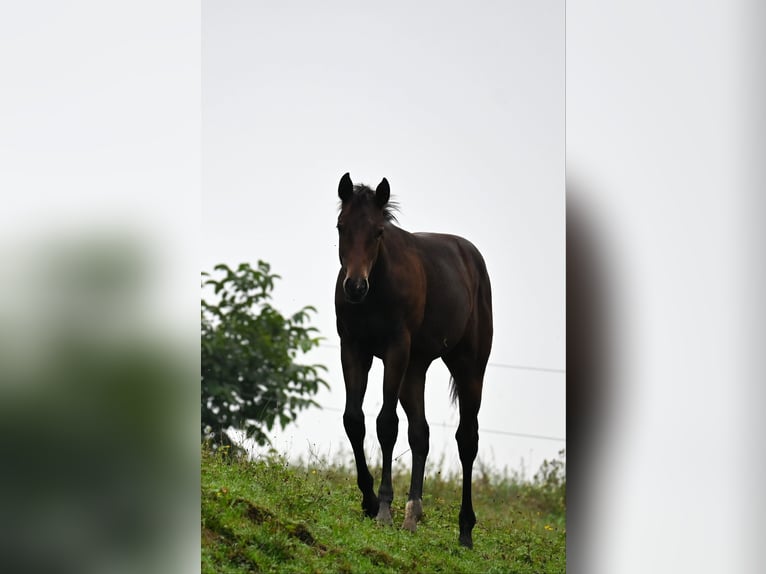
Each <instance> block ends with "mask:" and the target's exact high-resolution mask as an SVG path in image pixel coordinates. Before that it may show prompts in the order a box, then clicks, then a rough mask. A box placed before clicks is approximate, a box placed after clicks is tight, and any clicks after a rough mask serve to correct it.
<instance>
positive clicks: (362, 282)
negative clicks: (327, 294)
mask: <svg viewBox="0 0 766 574" xmlns="http://www.w3.org/2000/svg"><path fill="white" fill-rule="evenodd" d="M368 289H369V284H368V283H367V279H347V280H346V281H345V282H344V284H343V290H344V291H345V292H346V296H347V297H348V298H349V299H350V300H351V301H361V300H362V298H363V297H364V296H365V295H366V294H367V290H368Z"/></svg>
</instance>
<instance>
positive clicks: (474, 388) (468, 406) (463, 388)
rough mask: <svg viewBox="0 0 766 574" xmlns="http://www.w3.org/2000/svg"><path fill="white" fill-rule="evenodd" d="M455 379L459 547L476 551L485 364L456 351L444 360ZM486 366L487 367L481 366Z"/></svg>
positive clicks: (468, 354)
mask: <svg viewBox="0 0 766 574" xmlns="http://www.w3.org/2000/svg"><path fill="white" fill-rule="evenodd" d="M444 362H445V363H446V364H447V366H448V367H449V370H450V373H452V377H453V379H454V384H455V390H456V393H457V397H458V401H459V404H460V424H459V425H458V428H457V432H456V433H455V439H456V440H457V448H458V452H459V454H460V463H461V464H462V466H463V498H462V502H461V504H460V515H459V523H460V544H461V545H462V546H466V547H467V548H473V538H472V534H471V533H472V531H473V527H474V525H475V524H476V515H475V514H474V511H473V501H472V499H471V479H472V475H473V462H474V460H475V459H476V453H477V452H478V450H479V420H478V415H479V407H480V406H481V391H482V385H483V379H484V366H485V365H486V361H481V362H478V363H479V364H477V361H476V358H475V357H473V356H472V353H465V352H462V353H461V352H460V351H456V352H454V353H453V354H451V355H449V356H447V357H445V358H444ZM481 363H484V364H481Z"/></svg>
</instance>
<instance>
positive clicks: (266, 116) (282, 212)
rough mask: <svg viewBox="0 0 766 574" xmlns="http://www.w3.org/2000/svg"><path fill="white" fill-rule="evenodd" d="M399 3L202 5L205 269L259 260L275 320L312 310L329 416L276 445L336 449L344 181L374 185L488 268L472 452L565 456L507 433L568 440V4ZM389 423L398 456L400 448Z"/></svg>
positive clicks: (430, 410)
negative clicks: (488, 334)
mask: <svg viewBox="0 0 766 574" xmlns="http://www.w3.org/2000/svg"><path fill="white" fill-rule="evenodd" d="M397 6H398V8H392V7H391V4H387V5H386V8H385V9H384V8H380V7H378V8H376V7H370V6H369V5H365V6H359V5H356V4H350V3H349V4H344V5H341V4H340V3H322V5H321V7H320V6H319V5H314V4H310V3H301V5H300V8H299V7H298V6H296V5H294V4H292V3H280V4H276V3H253V2H245V1H217V2H203V19H202V22H203V49H202V61H203V69H202V92H203V104H202V111H203V132H202V142H203V156H202V165H203V174H202V181H203V190H202V192H203V201H202V210H203V211H202V220H203V244H202V265H203V268H204V269H207V270H210V269H212V267H213V265H215V264H216V263H219V262H226V263H230V264H236V263H239V262H241V261H249V262H255V261H257V260H258V259H264V260H266V261H268V262H269V263H271V265H272V268H273V270H274V271H275V272H276V273H278V274H280V275H281V276H282V280H281V281H280V282H278V283H277V286H276V292H275V304H276V306H277V308H279V309H280V310H281V311H282V312H283V313H292V312H294V311H295V310H297V309H298V308H300V307H302V306H303V305H308V304H310V305H314V306H315V307H316V308H317V309H318V314H317V316H316V318H315V321H314V323H315V325H316V326H317V327H318V328H319V329H320V331H321V334H322V335H323V336H324V337H325V339H326V340H325V341H324V344H323V346H322V347H321V348H320V349H318V350H316V351H315V352H313V353H312V354H311V355H310V356H309V357H307V358H306V360H307V361H311V362H319V363H323V364H325V365H326V366H327V367H328V368H329V372H328V380H329V382H330V385H331V390H330V391H329V392H322V393H321V394H320V395H319V397H318V400H319V402H320V403H321V404H322V405H324V406H325V407H327V408H326V409H325V410H323V411H318V410H315V411H314V412H305V413H303V414H301V415H300V416H299V419H298V425H297V426H292V427H290V428H288V429H287V430H286V431H285V432H279V433H275V434H274V439H275V445H276V446H277V447H278V448H279V449H280V450H283V451H286V452H287V454H288V455H290V456H306V453H307V452H309V450H311V451H313V452H315V453H317V454H320V455H322V456H330V457H331V458H332V456H334V454H335V453H336V452H338V451H339V450H344V451H349V448H348V446H347V445H348V442H347V439H346V437H345V433H344V431H343V425H342V420H341V417H342V415H341V412H340V411H342V409H343V404H344V394H343V382H342V378H341V374H340V360H339V351H338V348H337V345H338V337H337V334H336V331H335V314H334V308H333V291H334V284H335V277H336V275H337V272H338V268H339V263H338V255H337V232H336V230H335V221H336V217H337V208H338V198H337V185H338V180H339V179H340V177H341V176H342V175H343V174H344V173H345V172H347V171H348V172H350V173H351V177H352V179H353V181H354V182H355V183H367V184H369V185H371V186H375V185H376V184H377V183H378V182H379V181H380V180H381V178H383V177H386V178H387V179H388V181H389V182H390V184H391V193H392V197H393V199H394V200H396V201H398V202H399V204H400V208H401V212H400V214H399V222H400V225H401V227H403V228H404V229H407V230H409V231H441V232H448V233H454V234H457V235H462V236H464V237H466V238H468V239H469V240H470V241H472V242H473V243H474V244H475V245H476V246H477V247H478V248H479V250H480V251H481V252H482V253H483V255H484V258H485V260H486V262H487V267H488V269H489V273H490V277H491V280H492V290H493V304H494V322H495V338H494V345H493V350H492V355H491V357H490V367H489V368H488V371H487V375H486V378H485V386H484V401H483V405H482V410H481V412H480V415H479V424H480V443H479V448H480V451H479V458H480V459H481V460H484V461H485V462H486V463H488V464H491V465H493V466H495V467H498V468H502V467H506V466H507V467H508V468H509V469H519V468H520V461H521V460H522V459H523V460H524V465H525V467H526V471H527V472H528V473H531V472H534V470H535V469H536V467H537V466H538V465H539V463H540V462H541V461H542V460H543V459H545V458H551V457H553V456H555V455H556V453H557V452H558V451H559V450H560V449H562V448H564V446H565V443H564V442H563V441H558V440H546V439H540V438H524V437H520V436H516V435H513V434H502V433H526V434H534V435H543V436H547V437H555V438H564V437H565V373H564V369H565V319H564V312H565V304H564V293H565V291H564V289H565V283H564V271H565V255H564V231H565V227H564V221H565V219H564V214H565V208H564V2H562V1H555V2H552V1H543V2H539V1H538V2H531V1H530V2H512V3H510V2H494V3H483V4H471V5H469V4H468V3H463V4H455V3H449V5H447V4H446V3H441V2H440V3H417V4H412V5H409V4H407V5H405V4H404V3H401V4H398V5H397ZM512 366H521V367H533V368H536V369H543V370H529V369H519V368H511V367H512ZM381 377H382V369H381V367H380V364H379V363H378V362H377V361H376V363H375V365H374V367H373V371H372V373H371V378H370V386H369V387H368V393H367V398H366V400H365V413H366V415H368V417H369V418H368V433H367V442H366V445H367V452H368V455H372V456H373V457H378V456H379V449H378V447H377V441H376V438H375V432H374V417H375V416H376V415H377V412H378V409H379V407H380V404H381ZM427 380H428V382H427V385H426V393H427V403H426V416H427V418H428V420H429V423H430V424H431V436H432V439H431V454H430V455H429V458H430V459H433V460H438V459H439V458H441V457H442V456H443V457H444V460H445V463H446V464H447V465H448V467H449V468H450V469H451V470H454V469H457V468H459V462H458V457H457V447H456V445H455V441H454V438H453V435H454V432H455V429H456V426H457V413H456V412H455V409H452V408H451V407H450V405H449V398H448V394H449V393H448V380H449V374H448V373H447V371H446V369H445V368H444V367H443V365H442V364H441V362H435V363H434V364H433V365H432V367H431V370H430V371H429V375H428V379H427ZM399 412H400V419H401V422H400V433H399V440H398V442H397V445H396V448H395V450H394V455H395V456H396V455H398V454H400V453H402V452H405V451H406V450H407V449H408V445H407V439H406V437H407V434H406V417H405V416H404V415H403V413H402V411H401V408H400V409H399ZM442 424H444V425H445V426H441V425H442ZM490 431H493V432H490ZM494 431H499V432H494ZM375 462H377V458H376V459H375ZM409 462H410V457H409V454H407V455H406V456H404V457H402V459H401V460H400V461H399V463H398V464H406V465H407V466H409Z"/></svg>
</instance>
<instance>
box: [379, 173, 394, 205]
mask: <svg viewBox="0 0 766 574" xmlns="http://www.w3.org/2000/svg"><path fill="white" fill-rule="evenodd" d="M389 197H391V188H390V187H389V186H388V180H387V179H386V178H385V177H384V178H383V181H381V182H380V183H379V184H378V187H377V188H376V189H375V202H376V203H377V204H378V207H383V206H384V205H386V203H388V198H389Z"/></svg>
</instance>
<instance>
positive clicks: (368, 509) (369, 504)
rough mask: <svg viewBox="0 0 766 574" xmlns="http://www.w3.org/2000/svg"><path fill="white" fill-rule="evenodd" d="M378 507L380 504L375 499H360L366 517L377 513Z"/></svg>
mask: <svg viewBox="0 0 766 574" xmlns="http://www.w3.org/2000/svg"><path fill="white" fill-rule="evenodd" d="M379 509H380V504H379V503H378V500H377V499H375V500H363V501H362V510H363V511H364V515H365V516H366V517H367V518H375V517H376V516H377V515H378V511H379Z"/></svg>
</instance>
